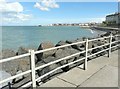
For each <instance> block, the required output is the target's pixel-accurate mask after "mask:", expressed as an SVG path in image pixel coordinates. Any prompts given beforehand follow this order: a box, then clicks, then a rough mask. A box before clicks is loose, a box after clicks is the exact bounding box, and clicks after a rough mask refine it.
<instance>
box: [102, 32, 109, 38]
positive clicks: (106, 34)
mask: <svg viewBox="0 0 120 89" xmlns="http://www.w3.org/2000/svg"><path fill="white" fill-rule="evenodd" d="M110 34H111V32H106V33H104V34H102V35H100V36H101V37H104V36H110Z"/></svg>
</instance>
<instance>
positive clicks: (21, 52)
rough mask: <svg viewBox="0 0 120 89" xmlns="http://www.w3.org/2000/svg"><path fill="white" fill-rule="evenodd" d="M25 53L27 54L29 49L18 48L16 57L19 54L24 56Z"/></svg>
mask: <svg viewBox="0 0 120 89" xmlns="http://www.w3.org/2000/svg"><path fill="white" fill-rule="evenodd" d="M25 53H29V49H28V48H24V47H19V49H18V52H17V55H21V54H25Z"/></svg>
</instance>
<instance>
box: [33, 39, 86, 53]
mask: <svg viewBox="0 0 120 89" xmlns="http://www.w3.org/2000/svg"><path fill="white" fill-rule="evenodd" d="M81 43H85V41H82V42H76V43H71V44H66V45H61V46H58V47H52V48H48V49H44V50H39V51H36V52H35V54H38V53H42V52H46V51H50V50H55V49H59V48H63V47H67V46H71V45H77V44H81Z"/></svg>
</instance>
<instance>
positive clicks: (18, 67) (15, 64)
mask: <svg viewBox="0 0 120 89" xmlns="http://www.w3.org/2000/svg"><path fill="white" fill-rule="evenodd" d="M116 34H117V33H116ZM109 35H110V33H109V32H107V33H105V34H101V35H99V36H98V37H103V36H109ZM113 35H115V34H113ZM95 38H96V37H95ZM88 39H94V38H89V37H88ZM113 39H114V40H115V41H116V40H117V39H115V38H113ZM85 40H86V37H83V38H77V39H76V40H66V41H59V42H58V43H57V44H55V45H54V44H53V43H51V42H49V41H48V42H43V43H41V44H40V45H39V47H38V48H37V49H34V50H44V49H47V48H52V47H58V46H62V45H66V44H71V43H75V42H80V41H85ZM106 42H109V39H103V40H98V41H95V42H90V44H89V45H88V48H94V47H97V46H100V45H104V44H106ZM107 47H108V46H106V47H105V48H104V47H101V48H99V49H93V50H92V51H90V53H89V54H94V53H96V52H99V51H101V50H103V49H106V48H107ZM29 50H30V49H28V48H24V47H19V49H18V51H17V52H15V51H13V50H3V51H2V53H0V55H2V59H5V58H9V57H13V56H18V55H22V54H25V53H28V52H29ZM83 50H85V44H84V43H83V44H77V45H72V46H70V47H65V48H60V49H56V50H52V51H48V52H43V53H40V54H37V55H35V65H36V66H41V65H44V64H47V63H49V62H52V61H54V60H57V59H60V58H62V57H66V55H72V54H75V53H78V52H80V51H83ZM114 50H116V49H114ZM106 53H107V51H105V52H102V53H100V54H98V55H96V56H95V57H99V56H103V55H105V54H106ZM84 56H85V55H84V54H80V55H78V56H75V57H72V58H70V59H68V60H67V62H68V63H69V62H72V61H74V60H77V59H79V58H82V57H84ZM93 58H94V57H93ZM88 60H91V57H90V58H89V59H88ZM8 63H9V65H8ZM82 63H83V61H80V63H77V64H74V65H71V66H67V67H65V68H62V69H60V71H57V72H55V73H53V74H52V75H50V76H46V77H45V78H43V79H42V80H41V81H42V82H43V83H45V82H47V81H49V80H50V79H52V78H54V77H55V76H56V75H58V74H59V73H63V72H66V71H68V70H70V69H71V68H73V67H75V66H76V65H80V64H82ZM64 64H66V61H62V62H59V63H56V64H55V65H51V66H49V67H47V68H43V69H42V70H41V69H40V70H38V71H37V72H36V76H38V77H39V76H41V75H43V74H45V73H47V72H49V71H51V70H52V69H54V68H56V67H59V66H60V65H61V66H62V65H64ZM3 65H4V66H2V71H5V72H7V73H9V74H10V75H11V76H13V75H16V74H18V73H21V72H24V71H26V70H29V69H30V57H25V58H21V59H20V60H15V61H10V62H7V63H5V64H3ZM51 76H52V77H51ZM26 79H30V75H25V76H22V77H19V78H16V79H14V80H13V82H12V83H13V86H19V85H20V84H21V83H22V84H24V83H26V82H28V80H26ZM18 81H19V82H18ZM16 82H17V84H16Z"/></svg>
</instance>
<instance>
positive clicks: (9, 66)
mask: <svg viewBox="0 0 120 89" xmlns="http://www.w3.org/2000/svg"><path fill="white" fill-rule="evenodd" d="M18 64H19V61H18V60H12V61H8V62H4V63H2V64H0V65H1V66H2V68H1V70H5V71H6V72H8V73H10V74H11V75H15V74H16V72H17V70H18Z"/></svg>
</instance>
